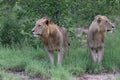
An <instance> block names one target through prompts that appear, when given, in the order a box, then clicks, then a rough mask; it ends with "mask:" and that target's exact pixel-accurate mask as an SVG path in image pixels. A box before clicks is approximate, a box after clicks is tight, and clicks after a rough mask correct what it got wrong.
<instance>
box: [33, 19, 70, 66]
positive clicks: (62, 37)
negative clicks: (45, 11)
mask: <svg viewBox="0 0 120 80" xmlns="http://www.w3.org/2000/svg"><path fill="white" fill-rule="evenodd" d="M39 25H40V27H39ZM40 30H41V31H40ZM32 31H33V32H34V34H37V35H39V36H40V38H41V39H42V41H43V43H44V46H45V48H46V50H47V52H48V55H49V58H50V61H51V63H52V64H53V65H54V56H53V51H57V52H58V64H61V62H62V58H63V48H64V49H65V50H66V53H69V52H68V49H69V45H68V33H67V30H66V28H64V27H59V26H57V25H56V24H54V23H53V22H52V21H51V19H50V18H47V17H43V18H42V19H39V20H38V21H37V22H36V25H35V27H34V28H33V29H32Z"/></svg>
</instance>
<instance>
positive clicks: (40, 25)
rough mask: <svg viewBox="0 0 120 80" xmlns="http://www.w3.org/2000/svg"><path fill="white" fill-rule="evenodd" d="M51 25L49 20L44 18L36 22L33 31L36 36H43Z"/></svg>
mask: <svg viewBox="0 0 120 80" xmlns="http://www.w3.org/2000/svg"><path fill="white" fill-rule="evenodd" d="M48 23H49V19H48V18H46V17H43V18H42V19H39V20H38V21H36V23H35V26H34V28H33V29H32V32H33V35H34V36H36V37H37V36H39V35H40V36H41V35H42V34H43V32H44V30H45V29H46V27H47V25H48Z"/></svg>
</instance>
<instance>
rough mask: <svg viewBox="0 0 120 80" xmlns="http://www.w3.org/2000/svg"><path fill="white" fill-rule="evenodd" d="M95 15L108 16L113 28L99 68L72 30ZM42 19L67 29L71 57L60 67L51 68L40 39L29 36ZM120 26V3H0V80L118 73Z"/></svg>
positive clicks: (117, 0)
mask: <svg viewBox="0 0 120 80" xmlns="http://www.w3.org/2000/svg"><path fill="white" fill-rule="evenodd" d="M97 14H101V15H105V16H107V17H109V18H110V19H111V20H112V22H114V23H115V25H116V30H115V32H114V33H113V34H110V33H108V36H107V38H106V43H105V49H106V50H105V56H104V60H103V64H102V65H97V64H93V63H91V60H90V57H89V52H88V50H87V47H86V44H85V43H83V42H82V40H83V37H81V38H78V37H76V36H75V31H74V29H75V28H78V27H84V26H89V25H90V23H91V22H92V20H93V18H94V16H95V15H97ZM43 16H48V17H50V18H51V19H52V20H53V21H54V22H55V23H56V24H58V25H59V26H64V27H66V28H67V29H68V32H69V34H70V38H69V39H70V43H71V46H70V56H69V57H65V59H64V61H63V66H61V67H59V66H58V67H56V68H50V64H49V59H48V57H47V54H46V52H45V50H44V48H43V44H42V42H41V40H39V39H37V38H34V37H33V36H32V33H31V29H32V28H33V26H34V24H35V21H36V20H37V19H39V18H41V17H43ZM119 26H120V0H0V69H1V70H0V75H1V76H0V78H2V79H3V80H18V79H20V80H22V79H21V78H18V77H16V76H14V75H11V74H9V73H8V71H12V72H21V71H22V72H25V73H28V75H29V76H30V77H36V76H37V77H42V78H43V79H46V78H51V80H70V79H71V80H73V79H72V78H73V76H74V75H75V76H78V75H80V74H83V73H101V72H118V71H120V58H119V57H120V54H119V52H120V45H119V41H120V34H119V31H120V27H119ZM55 56H56V54H55ZM56 57H57V56H56Z"/></svg>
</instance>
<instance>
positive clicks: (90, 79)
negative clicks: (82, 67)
mask: <svg viewBox="0 0 120 80" xmlns="http://www.w3.org/2000/svg"><path fill="white" fill-rule="evenodd" d="M118 77H120V74H118V73H116V74H108V73H102V74H84V75H81V76H80V77H77V78H76V80H116V79H117V78H118Z"/></svg>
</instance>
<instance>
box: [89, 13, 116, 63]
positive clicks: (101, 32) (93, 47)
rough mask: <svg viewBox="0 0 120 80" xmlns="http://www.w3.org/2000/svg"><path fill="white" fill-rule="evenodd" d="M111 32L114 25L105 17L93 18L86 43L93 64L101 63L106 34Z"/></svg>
mask: <svg viewBox="0 0 120 80" xmlns="http://www.w3.org/2000/svg"><path fill="white" fill-rule="evenodd" d="M113 30H114V25H113V23H111V21H110V20H109V19H108V18H107V17H106V16H102V15H97V16H95V19H94V20H93V22H92V24H91V25H90V27H89V31H88V34H87V43H88V47H89V51H90V54H91V57H92V60H93V61H94V62H98V63H101V61H102V58H103V54H104V40H105V36H106V32H108V31H111V32H112V31H113Z"/></svg>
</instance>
